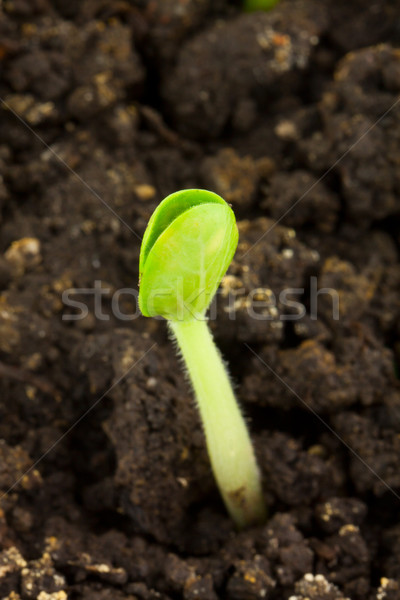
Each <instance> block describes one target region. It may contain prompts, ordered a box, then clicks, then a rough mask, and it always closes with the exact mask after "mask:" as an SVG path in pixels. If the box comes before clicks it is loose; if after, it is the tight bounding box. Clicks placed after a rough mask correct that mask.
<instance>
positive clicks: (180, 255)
mask: <svg viewBox="0 0 400 600" xmlns="http://www.w3.org/2000/svg"><path fill="white" fill-rule="evenodd" d="M237 243H238V230H237V226H236V220H235V216H234V213H233V211H232V209H231V208H230V207H229V205H228V204H227V203H226V202H225V200H223V199H222V198H221V197H220V196H218V195H217V194H214V193H213V192H209V191H206V190H182V191H180V192H176V193H174V194H171V195H170V196H167V198H165V199H164V200H163V201H162V202H161V203H160V204H159V206H158V207H157V209H156V210H155V212H154V213H153V215H152V217H151V219H150V221H149V224H148V226H147V229H146V232H145V234H144V237H143V242H142V247H141V252H140V264H139V271H140V292H139V306H140V310H141V312H142V313H143V315H144V316H146V317H156V316H161V317H164V318H165V319H166V320H167V321H168V326H169V329H170V331H171V333H172V336H173V337H174V338H175V340H176V342H177V344H178V347H179V349H180V351H181V353H182V357H183V359H184V361H185V364H186V367H187V371H188V374H189V376H190V380H191V383H192V386H193V390H194V393H195V396H196V400H197V404H198V408H199V412H200V416H201V420H202V423H203V427H204V432H205V438H206V444H207V449H208V454H209V457H210V461H211V466H212V469H213V472H214V476H215V479H216V481H217V484H218V487H219V489H220V492H221V495H222V498H223V500H224V502H225V505H226V508H227V510H228V512H229V514H230V515H231V517H232V519H233V520H234V521H235V523H236V524H237V525H238V526H239V527H244V526H246V525H250V524H253V523H259V522H262V521H263V520H264V518H265V505H264V500H263V496H262V490H261V481H260V474H259V470H258V467H257V463H256V459H255V455H254V451H253V447H252V444H251V440H250V437H249V433H248V431H247V427H246V424H245V421H244V419H243V416H242V414H241V412H240V409H239V407H238V404H237V401H236V399H235V396H234V393H233V390H232V385H231V382H230V379H229V375H228V373H227V370H226V368H225V365H224V363H223V360H222V357H221V354H220V353H219V351H218V349H217V347H216V346H215V343H214V340H213V337H212V334H211V331H210V330H209V327H208V325H207V318H206V316H205V315H206V312H207V309H208V307H209V305H210V304H211V301H212V299H213V297H214V295H215V293H216V291H217V289H218V286H219V284H220V282H221V279H222V277H223V276H224V274H225V273H226V271H227V269H228V267H229V265H230V263H231V260H232V258H233V255H234V253H235V250H236V247H237Z"/></svg>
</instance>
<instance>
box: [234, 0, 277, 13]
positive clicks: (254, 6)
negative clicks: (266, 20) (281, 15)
mask: <svg viewBox="0 0 400 600" xmlns="http://www.w3.org/2000/svg"><path fill="white" fill-rule="evenodd" d="M278 2H279V0H244V2H243V9H244V10H245V11H246V12H255V11H256V10H271V8H274V6H275V5H276V4H278Z"/></svg>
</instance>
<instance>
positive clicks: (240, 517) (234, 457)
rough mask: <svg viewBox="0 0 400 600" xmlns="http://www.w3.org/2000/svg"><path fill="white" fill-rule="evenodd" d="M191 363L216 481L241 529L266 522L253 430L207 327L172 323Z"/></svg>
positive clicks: (192, 322) (199, 322)
mask: <svg viewBox="0 0 400 600" xmlns="http://www.w3.org/2000/svg"><path fill="white" fill-rule="evenodd" d="M169 326H170V328H171V330H172V332H173V334H174V336H175V338H176V340H177V342H178V345H179V348H180V349H181V351H182V356H183V358H184V360H185V363H186V366H187V369H188V372H189V375H190V379H191V382H192V385H193V388H194V391H195V395H196V398H197V402H198V407H199V410H200V415H201V419H202V422H203V426H204V432H205V437H206V443H207V449H208V454H209V456H210V461H211V465H212V469H213V472H214V476H215V479H216V481H217V484H218V487H219V489H220V492H221V494H222V497H223V499H224V502H225V505H226V507H227V509H228V512H229V514H230V515H231V517H232V519H233V520H234V521H235V523H236V524H237V525H238V526H239V527H245V526H246V525H251V524H254V523H260V522H262V521H263V520H264V519H265V517H266V511H265V505H264V500H263V496H262V490H261V481H260V473H259V470H258V467H257V463H256V459H255V456H254V451H253V447H252V444H251V440H250V437H249V433H248V431H247V427H246V424H245V421H244V419H243V416H242V414H241V412H240V409H239V406H238V404H237V402H236V399H235V396H234V394H233V391H232V386H231V382H230V380H229V376H228V373H227V371H226V369H225V366H224V363H223V361H222V357H221V354H220V353H219V351H218V349H217V347H216V346H215V343H214V340H213V337H212V334H211V332H210V330H209V328H208V326H207V322H206V321H205V320H204V321H201V320H191V321H174V322H172V321H169Z"/></svg>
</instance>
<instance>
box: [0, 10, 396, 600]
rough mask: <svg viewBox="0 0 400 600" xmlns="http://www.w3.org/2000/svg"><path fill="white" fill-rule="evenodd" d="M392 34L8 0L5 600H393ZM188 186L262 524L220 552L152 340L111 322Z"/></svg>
mask: <svg viewBox="0 0 400 600" xmlns="http://www.w3.org/2000/svg"><path fill="white" fill-rule="evenodd" d="M399 22H400V4H399V2H398V1H397V0H391V1H389V0H387V1H384V0H376V1H375V2H373V3H369V2H364V1H361V0H351V1H350V2H348V1H347V0H283V1H282V2H281V3H280V4H279V5H278V6H277V7H276V8H275V9H274V10H273V11H271V12H269V13H258V14H242V13H241V11H240V2H239V1H234V0H232V1H229V0H217V1H215V0H214V1H213V0H151V1H150V0H148V1H146V0H131V1H128V0H121V1H112V0H71V1H69V2H66V1H64V0H52V1H51V0H3V2H0V69H1V82H0V97H1V107H0V227H1V238H0V243H1V256H0V290H1V295H0V378H1V379H0V387H1V396H0V494H1V502H0V540H1V548H0V598H2V599H3V600H20V599H23V600H25V599H37V600H67V599H69V600H78V599H79V600H80V599H82V600H83V599H84V600H94V599H96V600H111V599H112V600H122V599H129V600H156V599H164V600H168V599H171V600H179V599H184V600H195V599H198V600H218V599H226V600H256V599H257V598H267V599H271V600H281V599H283V600H288V599H289V598H290V599H291V600H295V599H296V600H297V599H298V600H306V599H310V600H339V599H341V600H343V599H345V598H350V599H351V600H399V599H400V526H399V518H398V516H399V514H400V387H399V382H398V377H399V364H400V326H399V323H400V263H399V251H400V235H399V225H400V175H399V173H400V171H399V165H400V104H396V103H397V102H398V98H399V93H400V28H399ZM185 187H206V188H209V189H212V190H214V191H216V192H218V193H220V194H221V195H223V196H224V197H225V198H226V199H227V200H228V201H229V202H231V203H232V205H233V207H234V210H235V212H236V214H237V216H238V219H239V220H240V223H239V228H240V245H239V249H238V252H237V255H236V258H235V260H234V262H233V264H232V266H231V268H230V271H229V274H228V276H227V277H226V278H225V279H224V281H223V284H222V287H221V294H219V296H218V302H217V306H216V311H215V312H216V314H217V319H215V320H212V321H211V326H212V329H213V331H214V332H215V336H216V340H217V343H218V345H219V346H220V348H221V349H222V351H223V353H224V356H225V358H226V359H227V361H228V363H229V365H230V370H231V373H232V377H233V379H234V381H235V382H236V383H237V394H238V397H239V399H240V402H241V404H242V406H243V408H244V412H245V414H246V416H247V418H248V420H249V426H250V429H251V432H252V436H253V439H254V442H255V445H256V450H257V454H258V458H259V462H260V466H261V469H262V474H263V478H264V489H265V494H266V498H267V501H268V504H269V515H270V516H269V520H268V522H267V523H266V524H265V525H264V526H261V527H259V528H255V529H251V530H248V531H244V532H240V533H238V532H236V531H235V528H234V527H233V525H232V523H231V522H230V520H229V518H228V517H227V515H226V514H225V510H224V507H223V505H222V502H221V501H220V499H219V495H218V492H217V490H216V487H215V484H214V481H213V478H212V474H211V471H210V466H209V462H208V458H207V454H206V450H205V445H204V439H203V434H202V430H201V426H200V423H199V419H198V416H197V412H196V409H195V406H194V401H193V397H192V393H191V390H190V389H189V386H188V384H187V382H186V381H185V377H184V375H183V374H182V373H181V369H180V365H179V360H178V359H177V358H176V357H175V355H174V351H173V348H172V345H171V343H170V341H169V340H168V336H167V333H166V327H165V323H163V322H162V321H158V320H150V319H144V318H137V319H135V320H132V321H124V320H120V319H117V318H115V316H113V313H112V295H113V293H114V292H115V291H116V290H119V289H121V288H127V287H129V288H136V285H137V279H138V256H139V248H140V237H141V235H142V234H143V231H144V229H145V226H146V223H147V220H148V218H149V216H150V215H151V213H152V211H153V210H154V208H155V206H156V205H157V203H158V202H159V201H160V200H161V199H162V198H163V197H164V196H165V195H166V194H168V193H170V192H173V191H175V190H177V189H180V188H185ZM276 221H279V223H278V224H277V225H275V223H276ZM311 277H316V278H317V281H318V288H319V289H321V288H333V289H335V290H336V291H337V294H338V298H339V302H340V318H339V319H338V320H335V319H334V318H332V298H331V297H330V296H329V295H328V294H320V296H319V297H318V315H317V318H314V316H315V315H314V314H313V312H312V309H313V306H312V298H311V292H310V278H311ZM95 281H98V282H101V283H99V284H98V285H101V286H102V287H103V305H102V310H103V313H102V314H103V318H101V319H99V318H96V317H95V312H96V310H95V309H96V307H95V306H94V303H93V297H92V296H88V295H86V296H85V295H82V297H80V300H86V301H87V302H89V312H88V314H87V316H86V318H85V319H83V320H80V321H65V320H63V319H62V316H63V315H65V314H66V313H71V312H72V313H73V312H74V311H73V310H72V309H68V308H66V307H65V306H64V304H63V301H62V293H63V291H64V290H66V289H68V288H91V287H93V286H94V285H95V283H94V282H95ZM286 288H296V289H299V288H303V291H302V292H301V293H299V292H297V293H296V295H295V297H294V298H293V299H294V300H296V301H297V302H302V303H303V304H304V305H305V307H306V312H305V314H304V315H303V316H302V318H301V319H297V320H293V319H286V320H282V318H281V317H282V315H285V314H286V316H287V312H288V311H287V304H285V302H283V301H282V297H280V296H279V294H280V292H281V290H283V289H286ZM254 289H257V290H258V292H257V294H258V295H257V297H256V299H257V300H259V301H260V302H261V301H264V304H262V306H263V308H262V309H261V314H262V315H264V317H265V316H267V317H268V318H263V319H254V318H250V316H249V314H248V310H247V309H248V304H247V300H246V294H248V293H250V292H251V290H254ZM106 290H107V291H106ZM239 290H241V291H240V293H239ZM235 291H236V292H235ZM235 293H236V296H235V302H234V304H233V305H232V304H231V303H230V299H231V296H232V294H235ZM272 294H275V296H276V297H277V298H279V300H278V302H277V304H276V306H274V307H272V308H271V306H268V304H266V303H265V301H266V300H268V299H270V298H271V295H272ZM123 298H124V302H123V303H122V304H121V306H122V310H123V311H124V312H129V311H132V309H135V302H134V300H133V299H132V297H129V296H128V295H125V296H124V297H123ZM260 306H261V305H260ZM233 309H234V310H235V316H236V318H235V319H234V318H233ZM262 311H264V312H262ZM97 312H98V311H97ZM290 314H291V315H292V316H293V315H295V314H296V307H295V306H293V304H292V305H291V312H290V313H289V316H290Z"/></svg>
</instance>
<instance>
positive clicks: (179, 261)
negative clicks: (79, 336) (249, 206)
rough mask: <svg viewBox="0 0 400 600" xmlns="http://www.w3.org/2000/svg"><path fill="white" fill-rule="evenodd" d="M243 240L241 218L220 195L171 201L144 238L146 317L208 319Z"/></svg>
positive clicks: (187, 194) (180, 195) (181, 195)
mask: <svg viewBox="0 0 400 600" xmlns="http://www.w3.org/2000/svg"><path fill="white" fill-rule="evenodd" d="M237 242H238V232H237V227H236V221H235V215H234V214H233V211H232V209H231V208H230V207H229V205H228V204H227V203H226V202H225V200H223V199H222V198H221V197H220V196H218V195H217V194H214V193H213V192H208V191H206V190H182V191H180V192H176V193H175V194H171V195H170V196H168V197H167V198H165V199H164V200H163V201H162V202H161V204H160V205H159V206H158V207H157V209H156V210H155V212H154V213H153V215H152V217H151V219H150V221H149V224H148V227H147V229H146V232H145V235H144V237H143V242H142V248H141V253H140V264H139V271H140V291H139V306H140V310H141V311H142V313H143V314H144V315H145V316H147V317H151V316H157V315H160V316H162V317H164V318H166V319H169V320H190V319H194V318H199V317H201V316H202V315H204V313H205V312H206V310H207V308H208V306H209V305H210V303H211V301H212V299H213V297H214V295H215V292H216V291H217V289H218V286H219V284H220V281H221V279H222V277H223V276H224V274H225V273H226V270H227V269H228V267H229V264H230V262H231V260H232V258H233V255H234V253H235V250H236V247H237Z"/></svg>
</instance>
